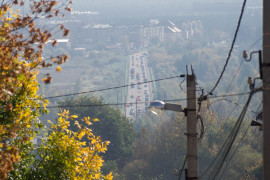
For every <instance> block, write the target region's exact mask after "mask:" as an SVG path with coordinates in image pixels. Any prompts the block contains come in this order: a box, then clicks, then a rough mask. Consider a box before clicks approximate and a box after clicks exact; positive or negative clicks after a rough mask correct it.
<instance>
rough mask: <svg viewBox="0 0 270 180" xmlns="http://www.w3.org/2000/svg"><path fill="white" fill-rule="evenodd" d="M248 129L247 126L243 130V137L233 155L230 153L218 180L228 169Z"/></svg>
mask: <svg viewBox="0 0 270 180" xmlns="http://www.w3.org/2000/svg"><path fill="white" fill-rule="evenodd" d="M249 128H250V125H249V124H248V126H247V128H246V130H245V132H244V134H243V136H242V137H241V139H240V142H239V143H238V144H237V146H236V148H235V150H234V151H233V153H232V155H231V157H230V159H229V160H228V161H227V163H226V165H225V167H224V169H223V171H222V172H221V174H220V176H219V179H221V178H222V176H223V175H224V173H225V172H226V170H227V168H228V167H229V164H230V162H231V160H232V158H233V157H234V155H235V154H236V152H237V150H238V148H239V147H240V145H241V144H242V143H243V140H244V138H245V137H246V134H247V132H248V130H249Z"/></svg>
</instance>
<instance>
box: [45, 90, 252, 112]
mask: <svg viewBox="0 0 270 180" xmlns="http://www.w3.org/2000/svg"><path fill="white" fill-rule="evenodd" d="M247 94H250V92H244V93H238V94H224V95H219V96H212V97H209V98H211V99H214V98H221V97H233V96H242V95H247ZM191 99H195V98H189V99H187V98H182V99H170V100H164V102H177V101H186V100H191ZM146 102H147V103H149V101H140V102H137V104H144V103H146ZM135 103H136V101H135V102H128V103H107V104H78V105H55V106H47V107H46V108H47V109H53V108H65V107H69V108H73V107H88V106H89V107H91V106H92V107H94V106H122V105H131V104H135Z"/></svg>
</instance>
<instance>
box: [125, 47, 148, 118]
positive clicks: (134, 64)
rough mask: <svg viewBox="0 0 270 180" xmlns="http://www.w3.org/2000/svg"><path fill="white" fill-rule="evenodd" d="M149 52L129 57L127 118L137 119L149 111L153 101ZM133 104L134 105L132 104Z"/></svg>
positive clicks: (137, 53)
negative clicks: (150, 103)
mask: <svg viewBox="0 0 270 180" xmlns="http://www.w3.org/2000/svg"><path fill="white" fill-rule="evenodd" d="M148 60H149V59H148V53H147V51H141V52H136V53H134V54H131V55H130V56H129V71H128V83H129V84H130V85H132V84H134V85H132V86H129V87H128V91H127V98H126V107H125V113H126V116H127V117H130V118H132V119H137V118H139V117H140V116H142V115H143V114H144V113H145V112H147V111H148V105H149V102H150V101H151V99H152V94H153V93H152V91H153V88H152V83H143V84H139V85H138V84H137V83H141V82H147V81H151V76H150V72H149V67H148ZM130 103H132V104H130Z"/></svg>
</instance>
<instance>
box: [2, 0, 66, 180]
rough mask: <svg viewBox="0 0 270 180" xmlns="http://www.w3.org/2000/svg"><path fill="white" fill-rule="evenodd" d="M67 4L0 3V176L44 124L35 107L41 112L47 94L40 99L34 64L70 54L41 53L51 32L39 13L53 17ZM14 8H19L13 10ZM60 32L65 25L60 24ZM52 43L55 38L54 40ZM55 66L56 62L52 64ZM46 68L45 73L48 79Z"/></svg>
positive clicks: (59, 59) (39, 65)
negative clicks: (27, 7) (41, 22)
mask: <svg viewBox="0 0 270 180" xmlns="http://www.w3.org/2000/svg"><path fill="white" fill-rule="evenodd" d="M70 3H71V2H68V3H67V4H66V5H67V6H65V7H64V6H59V5H57V2H56V1H51V0H43V1H36V0H33V1H30V2H29V4H30V10H29V13H28V14H24V15H21V14H20V13H19V8H20V7H23V6H24V1H23V0H12V1H4V0H2V2H1V6H0V19H1V21H0V59H1V62H0V76H1V77H0V87H1V88H0V106H1V110H0V120H1V121H0V162H1V164H0V179H5V178H6V177H7V173H8V172H10V171H12V170H13V169H14V163H18V162H19V161H20V160H21V158H22V157H24V154H25V153H27V151H28V149H29V150H30V149H31V146H32V143H31V142H30V140H31V139H32V138H33V137H34V136H35V134H36V132H37V130H36V128H38V127H41V126H42V125H41V124H40V123H39V122H38V120H37V117H38V115H39V113H42V112H45V111H46V110H44V109H43V108H41V107H45V106H46V104H47V101H46V100H42V98H41V96H39V95H38V94H37V92H38V82H37V78H36V76H37V74H38V68H45V67H49V66H51V65H52V64H61V63H63V62H64V61H66V60H67V59H68V56H67V55H63V56H57V57H55V58H54V57H52V58H51V60H52V62H51V63H50V62H48V60H45V59H44V58H43V57H42V52H43V47H44V45H45V43H46V42H48V40H49V39H50V38H51V37H52V34H51V32H50V31H48V30H46V29H41V28H39V27H37V26H36V24H35V20H37V19H38V17H39V16H44V17H45V18H48V19H50V18H52V17H55V16H59V15H63V13H60V10H61V9H65V10H67V11H69V10H70V8H69V7H68V6H69V4H70ZM13 9H16V10H17V9H18V10H17V11H16V12H15V11H13ZM60 30H61V31H63V35H64V36H67V35H68V30H67V29H66V28H65V27H64V26H63V25H60ZM52 44H53V45H56V41H54V42H53V43H52ZM56 70H57V71H59V70H60V67H57V68H56ZM51 79H52V78H51V76H50V75H49V74H48V75H47V77H45V78H44V79H43V81H44V82H45V83H49V82H50V81H51Z"/></svg>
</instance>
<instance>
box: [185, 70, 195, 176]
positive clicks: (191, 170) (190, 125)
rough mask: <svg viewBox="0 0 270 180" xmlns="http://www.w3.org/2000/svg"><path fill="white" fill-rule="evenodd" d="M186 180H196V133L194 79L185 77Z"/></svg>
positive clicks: (191, 76) (190, 76) (192, 75)
mask: <svg viewBox="0 0 270 180" xmlns="http://www.w3.org/2000/svg"><path fill="white" fill-rule="evenodd" d="M186 114H187V133H185V135H187V174H186V179H187V180H191V179H192V180H196V179H198V150H197V142H198V133H197V117H196V78H195V75H194V73H193V72H192V74H191V75H187V113H186Z"/></svg>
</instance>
